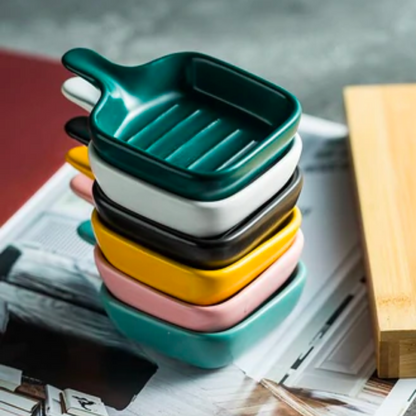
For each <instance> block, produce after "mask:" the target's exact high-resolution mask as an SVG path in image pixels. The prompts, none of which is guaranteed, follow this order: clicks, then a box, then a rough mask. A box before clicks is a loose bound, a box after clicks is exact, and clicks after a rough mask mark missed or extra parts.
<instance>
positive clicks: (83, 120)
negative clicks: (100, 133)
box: [65, 116, 91, 146]
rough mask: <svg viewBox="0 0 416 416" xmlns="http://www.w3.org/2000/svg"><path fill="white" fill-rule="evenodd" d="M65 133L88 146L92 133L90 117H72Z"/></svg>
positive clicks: (66, 125)
mask: <svg viewBox="0 0 416 416" xmlns="http://www.w3.org/2000/svg"><path fill="white" fill-rule="evenodd" d="M65 133H66V134H67V135H68V136H69V137H71V138H72V139H75V140H78V141H79V142H80V143H82V144H85V145H87V146H88V143H89V142H90V138H91V137H90V133H89V131H88V117H85V116H80V117H75V118H71V120H69V121H68V122H67V123H66V124H65Z"/></svg>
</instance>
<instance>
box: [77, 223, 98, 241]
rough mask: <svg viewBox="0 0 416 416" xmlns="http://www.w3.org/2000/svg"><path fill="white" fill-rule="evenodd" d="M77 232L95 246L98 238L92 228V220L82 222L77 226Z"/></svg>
mask: <svg viewBox="0 0 416 416" xmlns="http://www.w3.org/2000/svg"><path fill="white" fill-rule="evenodd" d="M77 234H78V235H79V236H80V237H81V238H82V239H83V240H84V241H85V242H86V243H89V244H92V245H93V246H95V243H96V240H95V235H94V231H93V230H92V225H91V221H89V220H88V221H84V222H82V223H81V224H80V225H79V226H78V228H77Z"/></svg>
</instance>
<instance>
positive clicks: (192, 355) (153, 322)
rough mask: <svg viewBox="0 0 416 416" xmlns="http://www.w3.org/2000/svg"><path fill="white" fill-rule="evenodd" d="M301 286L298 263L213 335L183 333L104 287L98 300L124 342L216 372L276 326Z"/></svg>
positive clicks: (303, 272) (301, 269) (303, 277)
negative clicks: (279, 283)
mask: <svg viewBox="0 0 416 416" xmlns="http://www.w3.org/2000/svg"><path fill="white" fill-rule="evenodd" d="M305 282H306V269H305V266H304V265H303V264H302V263H299V265H298V267H297V268H296V270H295V272H294V273H293V274H292V276H291V277H290V278H289V280H288V281H287V282H286V284H285V285H284V286H283V287H281V288H280V289H279V290H278V291H277V292H275V293H274V294H273V295H272V296H271V297H270V298H269V299H268V300H267V301H266V302H264V303H263V304H262V305H261V306H260V307H259V308H258V309H257V310H256V311H255V312H253V313H252V314H251V315H249V316H248V317H247V318H246V319H244V320H243V321H241V322H240V323H239V324H237V325H235V326H233V327H231V328H230V329H227V330H225V331H222V332H214V333H201V332H194V331H191V330H187V329H184V328H181V327H179V326H176V325H173V324H170V323H168V322H166V321H162V320H160V319H158V318H155V317H153V316H150V315H148V314H146V313H144V312H141V311H139V310H137V309H133V308H132V307H130V306H127V305H126V304H124V303H122V302H120V301H119V300H117V299H116V298H114V297H113V296H112V295H111V294H110V293H109V292H108V291H107V289H106V288H105V287H104V286H103V287H102V289H101V299H102V301H103V305H104V308H105V310H106V311H107V314H108V315H109V317H110V318H111V320H112V321H113V322H114V324H115V326H116V327H117V328H118V329H119V330H120V331H121V332H122V333H123V334H124V335H125V336H126V337H127V338H129V339H131V340H133V341H136V342H139V343H142V344H145V345H148V346H149V347H151V348H153V349H155V350H157V351H160V352H162V353H163V354H165V355H168V356H170V357H173V358H176V359H178V360H181V361H184V362H186V363H189V364H191V365H194V366H197V367H202V368H219V367H223V366H225V365H227V364H230V363H231V362H232V361H233V360H235V359H236V358H237V357H238V356H240V355H241V354H242V353H243V352H244V351H246V350H247V349H248V348H249V347H250V346H252V345H253V344H255V343H256V342H257V341H259V340H260V339H261V338H263V337H264V336H265V335H266V334H267V333H268V332H270V331H271V330H272V329H273V328H275V327H277V326H278V325H280V324H281V323H282V322H283V321H284V320H285V319H286V317H287V316H288V315H289V314H290V312H291V311H292V310H293V309H294V307H295V306H296V304H297V302H298V300H299V298H300V296H301V294H302V290H303V287H304V285H305Z"/></svg>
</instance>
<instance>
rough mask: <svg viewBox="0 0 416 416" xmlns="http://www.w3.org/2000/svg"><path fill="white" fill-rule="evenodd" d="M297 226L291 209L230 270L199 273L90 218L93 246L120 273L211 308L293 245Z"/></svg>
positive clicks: (298, 220)
mask: <svg viewBox="0 0 416 416" xmlns="http://www.w3.org/2000/svg"><path fill="white" fill-rule="evenodd" d="M300 224H301V213H300V211H299V209H298V208H294V210H293V212H292V214H291V216H290V217H289V219H288V222H287V223H286V224H285V226H284V227H283V228H281V229H279V230H278V231H277V233H276V234H275V235H273V237H271V238H269V239H268V240H267V241H265V242H264V243H263V244H261V245H259V246H258V247H257V248H255V249H254V250H253V251H251V252H250V253H249V254H247V255H246V256H245V257H243V258H242V259H240V260H238V261H237V262H235V263H233V264H231V265H230V266H227V267H224V268H222V269H216V270H201V269H195V268H192V267H188V266H185V265H183V264H180V263H177V262H175V261H173V260H170V259H168V258H166V257H163V256H161V255H159V254H157V253H155V252H153V251H151V250H148V249H146V248H144V247H142V246H140V245H138V244H136V243H133V242H131V241H130V240H127V239H126V238H124V237H121V236H119V235H118V234H116V233H114V232H113V231H111V230H109V229H108V228H107V227H106V226H105V225H104V224H103V223H102V222H101V221H100V219H99V217H98V214H97V212H96V211H94V212H93V215H92V226H93V228H94V233H95V237H96V239H97V243H98V245H99V246H100V248H101V251H102V252H103V254H104V256H105V257H106V258H107V260H108V261H109V262H110V263H111V264H112V265H113V266H114V267H115V268H117V269H119V270H121V271H122V272H123V273H125V274H127V275H129V276H131V277H133V278H135V279H137V280H139V281H141V282H142V283H145V284H146V285H149V286H151V287H153V288H155V289H157V290H160V291H161V292H165V293H167V294H169V295H171V296H174V297H176V298H178V299H181V300H184V301H186V302H189V303H193V304H197V305H212V304H215V303H218V302H221V301H223V300H225V299H227V298H229V297H230V296H233V295H234V294H235V293H237V292H238V291H239V290H240V289H242V288H243V287H244V286H246V285H247V284H249V283H250V282H251V281H252V280H253V279H255V278H256V277H257V276H258V275H260V274H261V273H262V272H263V271H264V270H265V269H266V268H267V267H269V266H270V265H271V264H272V263H273V262H274V261H276V260H277V259H278V258H279V257H280V256H281V255H282V254H283V253H284V252H285V251H286V250H287V249H288V248H289V247H290V245H291V244H292V243H293V241H294V239H295V237H296V233H297V232H298V230H299V228H300Z"/></svg>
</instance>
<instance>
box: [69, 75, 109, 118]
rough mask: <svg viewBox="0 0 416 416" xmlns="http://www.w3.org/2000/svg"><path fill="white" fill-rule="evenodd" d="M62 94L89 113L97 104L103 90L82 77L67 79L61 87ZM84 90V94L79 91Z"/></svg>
mask: <svg viewBox="0 0 416 416" xmlns="http://www.w3.org/2000/svg"><path fill="white" fill-rule="evenodd" d="M61 91H62V94H63V95H64V96H65V97H66V98H67V99H68V100H69V101H72V102H73V103H75V104H77V105H78V106H80V107H81V108H83V109H84V110H86V111H88V112H89V113H90V112H91V111H92V109H93V108H94V106H95V104H97V102H98V100H99V99H100V96H101V91H100V90H99V89H98V88H95V87H94V85H92V84H90V83H89V82H88V81H86V80H85V79H83V78H81V77H74V78H70V79H67V80H66V81H65V82H64V83H63V84H62V88H61ZM80 91H82V94H80V93H79V92H80Z"/></svg>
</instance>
